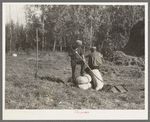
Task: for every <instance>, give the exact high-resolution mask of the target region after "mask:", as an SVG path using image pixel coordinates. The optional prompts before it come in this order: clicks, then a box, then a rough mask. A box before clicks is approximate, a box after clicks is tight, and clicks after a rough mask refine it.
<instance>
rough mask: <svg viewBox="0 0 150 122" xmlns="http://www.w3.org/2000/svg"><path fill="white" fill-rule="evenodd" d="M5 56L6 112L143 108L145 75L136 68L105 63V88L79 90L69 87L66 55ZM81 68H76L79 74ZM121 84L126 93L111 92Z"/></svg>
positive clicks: (52, 53)
mask: <svg viewBox="0 0 150 122" xmlns="http://www.w3.org/2000/svg"><path fill="white" fill-rule="evenodd" d="M38 63H39V71H38V78H37V79H35V77H34V76H35V71H36V54H35V53H32V54H31V55H26V54H20V55H19V54H18V57H13V56H10V55H6V66H5V73H6V74H5V75H6V76H5V108H6V109H110V110H111V109H121V110H125V109H138V110H139V109H145V104H144V103H145V94H144V91H145V88H144V76H143V75H142V73H141V72H140V71H139V70H138V68H137V67H136V66H132V67H131V66H130V67H129V66H117V65H113V64H112V63H110V62H107V64H105V65H107V66H102V68H101V69H100V70H101V73H102V76H103V79H104V82H105V86H104V88H103V89H102V90H100V91H95V90H93V89H88V90H81V89H79V88H77V87H74V86H72V85H71V83H70V82H68V81H69V79H70V77H71V67H70V61H69V57H68V54H67V53H65V52H45V53H40V54H39V60H38ZM79 70H80V67H79V66H78V67H77V75H79ZM115 85H122V86H124V88H126V89H127V90H128V91H127V92H126V93H116V94H115V93H112V92H111V90H110V89H111V88H112V87H113V86H115Z"/></svg>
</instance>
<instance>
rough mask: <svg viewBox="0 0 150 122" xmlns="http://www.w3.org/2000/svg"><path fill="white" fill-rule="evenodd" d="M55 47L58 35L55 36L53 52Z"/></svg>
mask: <svg viewBox="0 0 150 122" xmlns="http://www.w3.org/2000/svg"><path fill="white" fill-rule="evenodd" d="M55 47H56V36H55V41H54V46H53V52H54V51H55Z"/></svg>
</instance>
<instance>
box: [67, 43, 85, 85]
mask: <svg viewBox="0 0 150 122" xmlns="http://www.w3.org/2000/svg"><path fill="white" fill-rule="evenodd" d="M77 53H78V54H79V55H80V56H81V57H82V59H83V60H85V58H84V51H83V49H82V41H80V40H77V41H76V43H75V45H73V46H72V47H71V50H70V53H69V56H70V57H71V68H72V81H73V82H74V83H75V69H76V65H78V64H79V65H81V71H80V74H81V75H83V73H84V70H85V64H84V62H83V60H82V59H81V58H80V57H79V56H78V54H77ZM75 84H76V83H75Z"/></svg>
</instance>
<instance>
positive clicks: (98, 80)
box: [90, 69, 104, 91]
mask: <svg viewBox="0 0 150 122" xmlns="http://www.w3.org/2000/svg"><path fill="white" fill-rule="evenodd" d="M93 73H94V74H93ZM90 75H91V76H92V78H94V79H93V80H95V82H96V88H95V90H97V91H98V90H100V89H102V88H103V86H104V83H103V82H102V81H103V78H102V76H101V74H100V72H99V70H98V69H93V70H92V72H91V71H90ZM95 75H96V76H95Z"/></svg>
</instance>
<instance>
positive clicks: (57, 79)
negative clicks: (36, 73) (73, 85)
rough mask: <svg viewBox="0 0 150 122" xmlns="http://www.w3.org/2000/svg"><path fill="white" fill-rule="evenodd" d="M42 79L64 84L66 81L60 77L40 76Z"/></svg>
mask: <svg viewBox="0 0 150 122" xmlns="http://www.w3.org/2000/svg"><path fill="white" fill-rule="evenodd" d="M39 78H40V79H41V80H48V81H52V82H57V83H63V84H64V81H63V80H61V79H59V78H54V77H47V76H45V77H39Z"/></svg>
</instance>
